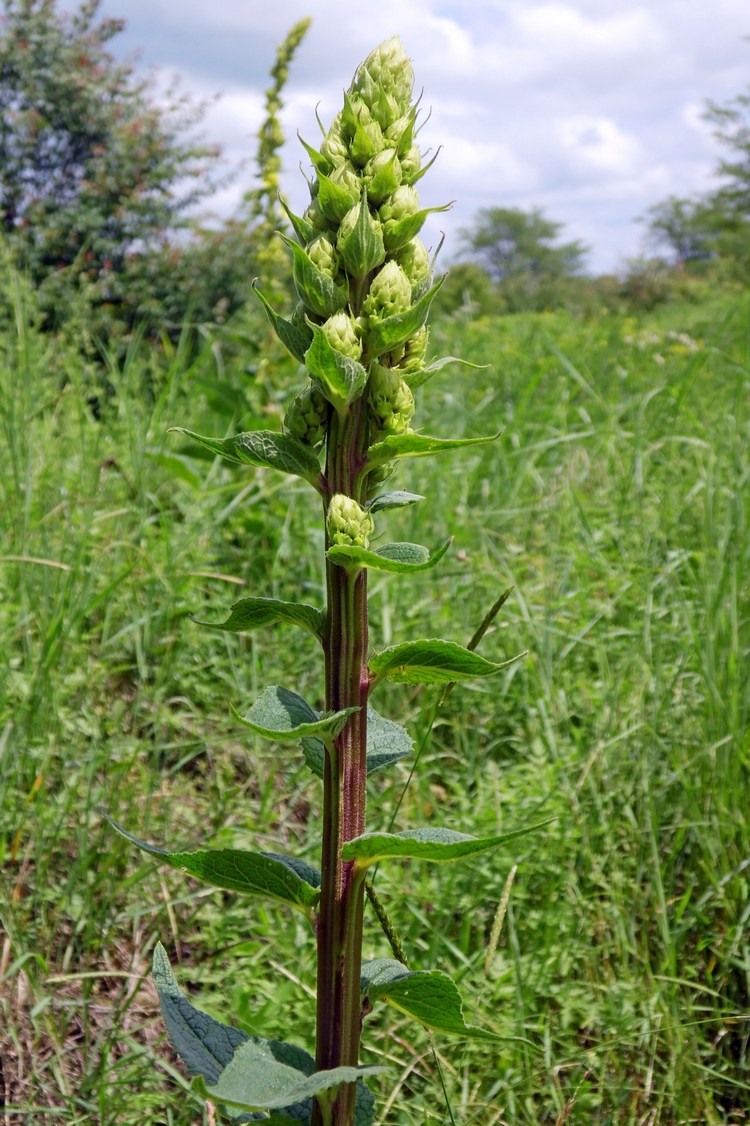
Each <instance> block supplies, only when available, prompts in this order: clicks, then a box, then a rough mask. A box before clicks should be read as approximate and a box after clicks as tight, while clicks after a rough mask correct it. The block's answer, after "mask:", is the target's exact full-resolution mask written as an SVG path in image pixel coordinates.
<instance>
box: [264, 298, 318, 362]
mask: <svg viewBox="0 0 750 1126" xmlns="http://www.w3.org/2000/svg"><path fill="white" fill-rule="evenodd" d="M251 288H252V290H253V293H254V294H255V296H256V297H257V298H258V300H259V301H260V302H261V303H262V305H263V308H264V309H265V312H266V316H267V317H268V320H269V322H270V324H271V328H272V329H273V331H274V332H275V333H276V335H277V336H278V338H279V340H280V341H281V343H282V344H283V345H284V347H285V348H286V350H287V352H290V353H291V355H292V356H294V358H295V360H299V362H300V363H301V364H304V362H305V352H306V351H307V349H308V348H309V347H310V341H311V340H312V333H311V332H310V330H309V329H308V328H307V326H306V325H305V327H304V328H298V327H297V325H294V324H292V322H291V321H287V320H285V319H284V317H280V316H279V314H278V313H277V312H276V310H275V309H274V307H273V306H272V305H271V304H270V303H269V302H268V301H267V299H266V298H265V297H264V296H263V294H262V293H261V291H260V290H259V289H258V283H257V280H256V281H254V282H253V283H252V286H251Z"/></svg>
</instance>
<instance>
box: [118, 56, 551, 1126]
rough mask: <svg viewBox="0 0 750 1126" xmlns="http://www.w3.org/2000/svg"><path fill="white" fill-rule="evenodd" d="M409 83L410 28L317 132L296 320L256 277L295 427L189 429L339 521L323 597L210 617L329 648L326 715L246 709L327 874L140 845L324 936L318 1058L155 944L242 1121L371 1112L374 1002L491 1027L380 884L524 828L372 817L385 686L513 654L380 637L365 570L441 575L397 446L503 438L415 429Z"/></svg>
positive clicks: (423, 343) (415, 203) (219, 1086)
mask: <svg viewBox="0 0 750 1126" xmlns="http://www.w3.org/2000/svg"><path fill="white" fill-rule="evenodd" d="M412 87H413V75H412V68H411V65H410V62H409V59H408V58H407V56H406V54H405V52H404V49H403V46H402V44H401V42H400V40H399V39H390V40H388V41H387V42H385V43H383V44H381V46H379V47H378V48H376V50H374V51H373V52H372V54H371V55H369V56H368V58H367V59H366V60H365V62H364V63H363V64H362V66H361V67H360V68H359V70H358V71H357V73H356V75H355V78H354V81H353V83H352V85H351V86H350V88H349V90H348V91H347V92H346V93H345V95H344V105H343V108H342V109H341V111H340V112H339V113H338V114H337V116H336V118H335V119H334V121H333V123H332V124H331V126H330V128H329V129H328V131H327V132H325V133H324V136H323V139H322V142H321V143H320V148H318V149H315V148H313V147H311V146H310V145H307V144H306V145H305V148H306V149H307V152H308V154H309V156H310V159H311V161H312V164H313V168H314V177H313V179H312V181H311V183H310V193H311V201H310V204H309V206H308V207H307V209H306V211H305V213H304V214H303V215H301V216H298V215H295V214H293V213H292V212H291V211H289V209H287V214H288V216H289V219H290V222H291V224H292V227H293V230H294V236H295V237H294V238H287V237H285V236H282V238H284V242H285V243H286V244H287V246H288V249H289V252H290V256H291V265H292V272H293V278H294V286H295V289H296V292H297V296H298V298H299V302H298V304H297V306H296V307H295V309H294V310H293V311H292V313H291V315H290V316H289V317H288V318H285V317H282V316H280V315H279V314H278V313H277V312H276V311H275V309H274V308H273V307H272V305H271V304H270V303H269V302H268V301H267V300H266V299H265V298H264V296H263V294H262V292H261V291H258V296H259V298H260V300H261V301H262V302H263V303H264V306H265V308H266V312H267V314H268V317H269V320H270V322H271V324H272V326H273V328H274V330H275V332H276V334H277V335H278V337H279V339H280V340H281V341H282V343H283V344H284V345H285V346H286V348H287V349H288V350H289V351H290V353H291V354H292V355H293V356H294V357H295V358H296V359H297V360H298V361H299V362H300V364H302V365H304V368H305V372H306V374H305V377H304V385H303V386H302V387H301V388H300V390H299V391H298V392H297V394H296V395H295V396H294V398H293V399H292V401H291V403H290V404H289V407H288V409H287V412H286V415H285V417H284V425H283V430H282V431H281V432H280V433H279V432H273V431H258V432H253V433H244V434H238V435H236V436H234V437H232V438H225V439H221V438H209V437H204V436H202V435H198V434H194V433H192V432H190V431H182V433H185V434H187V435H189V437H190V438H192V439H194V440H195V441H196V442H198V443H199V444H200V445H201V446H203V447H205V448H206V449H208V450H209V451H211V452H213V453H215V454H217V455H220V456H221V457H224V458H227V459H228V460H229V461H232V462H237V463H242V464H245V465H251V466H255V467H260V468H264V469H274V470H280V471H283V472H285V473H289V474H293V475H295V476H298V477H301V478H302V479H303V480H305V481H307V482H308V483H309V485H310V486H311V488H312V489H313V490H314V491H315V492H316V493H317V494H318V496H319V498H320V501H321V503H322V509H323V519H324V521H325V533H326V535H325V553H326V604H325V606H324V607H322V608H321V607H316V606H311V605H307V604H304V603H292V602H285V601H282V600H279V599H274V598H262V597H252V598H243V599H241V600H240V601H239V602H237V603H235V604H234V606H232V608H231V612H230V614H229V616H228V617H227V619H226V620H225V621H224V622H222V623H220V624H219V625H218V626H215V627H214V628H219V629H224V630H237V631H240V630H253V629H256V628H260V627H262V626H264V625H267V624H269V623H286V624H288V625H292V626H295V627H297V628H298V629H301V630H304V631H307V632H308V633H309V634H312V636H313V637H314V638H315V639H316V641H317V642H318V643H319V645H320V646H321V648H322V653H323V662H324V676H325V706H324V709H323V710H322V711H318V710H317V709H316V708H315V707H313V706H312V705H311V704H310V703H309V702H308V701H307V700H305V699H304V698H303V697H302V696H301V695H299V694H298V693H297V692H295V691H294V690H292V689H289V688H286V687H280V686H274V687H271V688H267V689H266V690H265V691H264V692H263V693H262V695H261V696H260V698H259V699H258V700H257V701H256V702H255V703H254V704H253V705H252V706H251V707H250V708H249V710H247V711H246V712H245V713H244V714H242V715H240V714H239V713H237V718H238V720H239V722H241V723H242V724H244V725H245V726H246V727H248V728H250V729H251V730H252V731H254V732H256V733H257V734H260V735H262V736H265V737H267V738H269V739H271V740H273V741H274V742H276V743H287V744H293V745H297V746H299V747H300V748H301V751H302V754H303V755H304V758H305V761H306V763H307V765H308V766H309V768H310V770H311V772H312V774H313V775H315V776H317V778H318V779H319V780H320V782H322V787H323V814H322V832H321V836H322V843H321V852H320V867H319V869H316V868H313V867H311V866H310V865H309V864H307V863H306V862H304V861H302V860H300V859H298V858H296V857H293V856H284V855H279V854H276V853H267V852H246V851H242V850H238V849H198V850H194V851H190V852H179V851H172V850H169V849H158V848H156V847H155V846H152V845H148V844H145V843H144V842H142V841H136V842H135V843H137V844H138V845H139V846H140V847H142V848H145V849H146V850H147V851H150V852H152V853H154V854H156V855H157V856H159V857H160V859H161V860H162V861H163V862H165V863H167V864H170V865H172V866H173V867H176V868H179V869H181V870H182V871H185V872H188V873H189V874H190V875H192V876H197V877H199V878H201V879H204V880H206V881H207V882H209V883H211V884H213V885H214V886H216V887H220V888H225V889H229V890H231V891H235V892H238V893H240V894H244V895H263V896H270V897H272V898H275V899H277V900H281V901H282V902H284V903H286V904H288V905H289V906H290V907H291V908H294V909H296V910H298V911H300V912H302V913H303V914H304V915H305V916H306V917H307V918H308V919H309V921H310V923H311V926H312V931H313V934H314V936H315V939H316V941H317V1018H316V1044H315V1055H314V1057H313V1056H312V1055H311V1054H308V1052H307V1051H304V1050H303V1049H301V1048H299V1047H296V1046H293V1045H291V1044H287V1043H281V1042H278V1041H273V1040H265V1039H262V1038H260V1037H257V1036H248V1035H247V1034H246V1033H244V1032H242V1031H241V1030H239V1029H236V1028H231V1027H228V1026H225V1025H223V1024H220V1023H219V1022H217V1021H216V1020H214V1019H212V1018H211V1017H209V1016H208V1015H206V1014H205V1013H203V1012H201V1011H200V1010H198V1009H196V1008H194V1007H193V1005H192V1004H191V1003H190V1002H189V1001H188V1000H187V998H186V997H185V996H184V995H183V994H182V993H181V992H180V990H179V988H178V986H177V983H176V981H175V978H174V976H173V973H172V970H171V968H170V966H169V962H168V961H167V956H166V953H165V951H164V949H163V947H161V946H158V947H157V949H156V953H155V956H154V978H155V981H156V985H157V988H158V991H159V995H160V998H161V1005H162V1010H163V1014H164V1019H165V1022H166V1025H167V1028H168V1031H169V1034H170V1037H171V1039H172V1041H173V1043H174V1046H175V1048H176V1050H177V1052H178V1053H179V1055H180V1056H181V1057H182V1059H183V1060H184V1062H185V1064H186V1066H187V1068H188V1070H189V1071H190V1073H191V1074H192V1075H193V1076H194V1084H195V1086H196V1087H197V1088H198V1089H199V1091H200V1092H201V1093H202V1094H203V1095H205V1097H207V1098H210V1099H211V1101H212V1102H213V1103H214V1104H215V1105H217V1106H219V1107H220V1108H222V1109H223V1110H224V1111H225V1112H226V1114H227V1115H228V1116H229V1117H230V1118H233V1119H234V1120H235V1121H244V1122H249V1121H262V1122H266V1123H271V1124H272V1126H288V1124H291V1123H300V1122H302V1123H309V1124H310V1126H367V1124H368V1123H370V1122H372V1121H373V1116H374V1111H373V1097H372V1095H371V1092H370V1091H369V1089H368V1087H367V1086H366V1084H365V1080H366V1078H367V1076H368V1075H369V1074H371V1073H373V1072H376V1071H378V1070H380V1069H378V1068H377V1067H370V1066H363V1065H362V1064H361V1063H360V1037H361V1030H362V1026H363V1022H364V1020H365V1018H366V1017H367V1016H368V1015H369V1013H371V1012H372V1010H373V1009H374V1008H375V1006H376V1005H378V1004H380V1003H381V1002H385V1003H391V1004H393V1005H395V1006H396V1007H397V1008H398V1009H400V1010H401V1012H405V1013H407V1014H410V1015H411V1016H412V1017H414V1019H415V1020H417V1021H418V1022H420V1023H421V1024H423V1025H425V1026H426V1027H428V1028H433V1029H437V1030H442V1031H443V1032H445V1033H449V1034H453V1035H459V1036H463V1037H472V1038H478V1039H490V1040H491V1039H493V1038H494V1034H493V1033H492V1032H490V1031H488V1030H486V1029H484V1028H481V1027H478V1026H477V1025H473V1024H467V1023H466V1021H465V1019H464V1016H463V1011H462V1003H461V999H460V996H459V993H458V990H457V988H456V986H455V985H454V984H453V982H452V981H451V979H450V978H449V977H448V976H447V975H446V974H444V973H443V972H442V971H440V970H424V969H417V970H414V969H410V968H409V967H408V966H407V965H406V959H405V956H404V954H403V951H402V950H401V947H400V945H399V944H398V942H397V941H396V940H395V938H394V936H393V931H392V928H391V926H390V923H389V920H388V916H387V914H386V912H385V910H384V908H383V906H382V904H380V902H379V901H378V900H377V898H376V897H375V896H374V892H373V889H372V888H371V887H370V886H369V885H368V882H367V872H368V869H369V868H370V867H371V865H373V864H376V863H380V862H389V861H397V860H399V859H401V858H412V859H417V860H420V859H421V860H425V861H433V862H439V861H454V860H460V859H462V858H466V857H470V856H474V855H476V854H478V853H481V852H485V851H487V850H489V849H494V848H496V847H498V846H499V845H501V844H502V843H503V842H504V841H506V840H508V839H509V837H514V836H517V835H519V833H520V832H527V831H529V830H528V829H523V830H520V831H519V832H517V833H511V834H504V835H500V836H493V837H489V838H484V839H477V838H476V837H472V836H469V835H467V834H464V833H459V832H454V831H452V830H449V829H441V828H428V829H406V830H402V831H399V832H368V831H367V827H366V819H365V814H366V792H367V777H368V775H369V774H371V773H373V772H374V771H377V770H382V769H385V768H387V767H389V766H391V765H392V764H393V763H395V762H397V761H399V760H400V759H402V758H404V757H405V756H407V755H408V754H409V753H410V752H411V750H412V741H411V739H410V738H409V735H408V734H407V732H406V731H405V730H404V728H402V727H400V726H399V725H398V724H395V723H393V722H392V721H390V720H387V719H385V718H384V717H383V716H381V715H380V714H379V713H378V712H377V711H376V710H375V709H374V708H373V707H372V706H371V703H370V698H371V696H372V695H373V693H374V692H376V690H378V689H379V688H381V687H382V686H383V685H384V684H385V682H387V681H397V682H400V683H405V684H433V685H445V686H448V685H450V684H453V683H454V682H456V681H460V680H464V679H468V678H472V677H486V676H493V675H494V674H496V673H497V672H499V670H500V669H501V668H503V667H504V664H495V663H493V662H491V661H488V660H485V659H484V658H483V657H481V656H479V655H478V654H477V653H476V652H475V651H474V648H473V646H469V647H468V648H464V647H462V646H461V645H458V644H456V643H455V642H452V641H444V640H439V639H433V638H428V639H421V640H412V641H404V642H401V643H400V644H397V645H393V646H390V647H388V648H386V649H383V650H381V651H380V652H377V653H373V652H371V649H370V645H369V639H368V613H367V576H368V572H369V571H370V570H375V571H384V572H388V573H392V574H399V575H403V576H408V575H410V574H416V573H419V572H422V571H427V570H429V569H430V568H432V567H434V566H435V565H436V564H437V563H438V562H439V561H440V559H441V558H442V556H443V555H444V554H445V552H446V550H447V548H448V544H447V543H445V544H443V545H442V546H440V547H438V548H437V550H434V551H429V550H428V549H426V548H424V547H422V546H420V545H418V544H413V543H385V544H382V545H381V546H377V547H376V546H375V542H376V541H375V535H376V522H377V524H378V525H380V522H381V521H384V519H385V514H386V513H387V512H388V510H389V509H392V508H397V507H401V506H404V505H411V504H416V503H418V502H420V501H422V500H423V499H424V498H423V497H421V496H418V495H415V494H412V493H408V492H404V491H403V490H397V489H392V488H390V487H389V486H387V485H386V483H387V482H388V481H389V480H390V478H391V477H392V475H393V473H394V470H395V468H396V465H397V463H398V461H399V459H401V458H406V457H425V456H428V455H432V454H438V453H442V452H445V451H449V450H454V449H456V448H458V447H460V446H468V445H472V444H478V443H482V442H489V441H492V440H493V438H492V437H488V438H474V439H467V438H462V439H444V438H434V437H430V436H428V435H425V434H422V433H421V432H418V431H415V430H414V429H413V428H412V422H413V418H414V390H415V388H417V387H419V386H421V385H423V384H425V383H426V382H427V381H428V380H429V379H430V377H431V376H432V375H433V374H434V373H435V372H436V371H438V370H439V369H440V368H441V367H442V365H443V363H444V362H446V361H437V362H434V363H431V364H428V363H427V361H426V358H425V357H426V349H427V334H428V330H427V327H426V321H427V315H428V312H429V308H430V303H431V302H432V299H433V297H434V296H435V293H436V291H437V290H438V288H439V286H440V284H441V280H442V279H440V280H438V281H434V280H433V276H432V264H431V261H430V257H429V255H428V252H427V250H426V248H425V246H424V244H423V242H422V241H421V240H420V238H419V231H420V229H421V227H422V225H423V223H424V221H425V218H426V217H427V215H428V213H429V212H430V210H442V209H441V208H432V209H431V208H423V207H421V206H420V201H419V196H418V194H417V188H416V184H417V182H418V181H419V180H420V178H421V177H422V175H423V174H424V172H426V171H427V167H428V166H424V165H423V163H422V155H421V153H420V150H419V148H418V146H417V144H416V141H415V135H416V121H417V107H416V106H415V105H414V103H413V101H412ZM303 144H304V142H303ZM499 605H500V602H498V604H497V605H496V607H494V608H493V611H491V613H495V612H496V611H497V609H498V608H499ZM203 624H208V623H203ZM480 635H481V634H480V632H478V635H477V637H478V636H480ZM131 839H132V838H131ZM366 892H367V894H368V895H369V896H370V900H371V902H372V904H373V906H374V912H373V918H372V919H368V925H369V926H372V925H378V924H379V925H382V926H383V928H384V930H385V932H386V934H387V935H388V937H389V939H390V940H391V946H392V949H393V953H394V957H393V958H378V959H375V960H374V961H366V962H364V963H363V961H362V943H363V928H364V925H365V907H366Z"/></svg>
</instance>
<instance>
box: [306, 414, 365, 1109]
mask: <svg viewBox="0 0 750 1126" xmlns="http://www.w3.org/2000/svg"><path fill="white" fill-rule="evenodd" d="M365 443H366V432H365V425H364V403H363V402H362V400H359V401H358V402H356V403H354V404H353V405H352V407H351V408H350V409H349V411H348V412H347V413H346V415H344V416H337V415H334V416H333V418H332V421H331V427H330V431H329V438H328V455H327V461H326V482H327V490H326V492H327V497H326V503H327V502H328V501H329V500H330V498H331V497H332V496H334V495H335V494H337V493H342V494H344V495H346V496H350V497H353V498H354V499H355V500H357V501H361V497H360V479H361V471H362V468H363V465H364V450H365ZM326 579H327V588H328V616H327V627H326V633H325V639H324V652H325V679H326V710H330V711H338V710H340V709H341V708H349V707H358V708H359V709H360V710H359V711H358V712H355V713H354V714H353V715H352V716H351V717H350V718H349V720H348V722H347V724H346V726H345V727H344V728H343V730H342V731H341V733H340V734H339V735H338V736H337V738H336V739H335V740H334V743H333V746H332V747H331V748H329V749H327V750H326V758H325V774H324V779H323V847H322V863H321V897H320V909H319V914H318V927H317V939H318V991H317V1034H316V1065H317V1068H318V1070H320V1071H323V1070H329V1069H331V1068H334V1067H343V1066H350V1067H356V1066H357V1064H358V1062H359V1041H360V1032H361V1021H362V1014H361V1008H360V984H359V983H360V973H361V965H362V915H363V910H364V876H363V874H358V873H357V872H356V870H355V867H354V864H353V862H351V861H349V862H344V861H343V860H342V859H341V849H342V846H343V845H344V844H345V843H346V841H348V840H351V839H352V838H353V837H357V836H359V835H360V834H361V833H363V832H364V830H365V802H366V780H367V698H368V693H369V687H370V678H369V670H368V667H367V647H368V625H367V571H366V570H365V569H362V570H358V569H352V570H349V569H347V568H345V567H339V566H337V565H335V564H333V563H330V562H327V563H326ZM355 1101H356V1084H354V1083H347V1084H343V1085H342V1086H341V1087H340V1088H339V1091H338V1094H337V1096H336V1099H335V1101H334V1103H333V1105H332V1106H330V1107H329V1106H328V1105H326V1104H325V1103H319V1102H318V1101H317V1100H316V1102H315V1103H314V1105H313V1114H312V1120H311V1126H352V1124H353V1122H354V1110H355Z"/></svg>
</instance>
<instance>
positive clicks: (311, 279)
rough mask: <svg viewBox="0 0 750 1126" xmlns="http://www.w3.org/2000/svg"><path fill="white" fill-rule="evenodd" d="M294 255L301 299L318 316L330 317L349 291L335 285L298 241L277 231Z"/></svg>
mask: <svg viewBox="0 0 750 1126" xmlns="http://www.w3.org/2000/svg"><path fill="white" fill-rule="evenodd" d="M279 238H281V239H283V241H284V242H285V243H286V245H287V246H288V247H289V249H290V250H291V252H292V254H293V255H294V265H293V275H294V282H295V285H296V286H297V289H298V290H299V293H300V296H301V297H302V300H303V301H304V302H305V304H306V305H307V307H308V308H309V309H312V311H313V313H315V314H316V316H318V317H332V316H333V314H334V313H338V311H339V309H343V308H344V306H345V305H346V303H347V301H348V300H349V291H348V290H347V289H346V288H345V287H344V286H340V285H336V283H335V281H334V280H333V278H332V277H331V276H330V274H324V273H323V271H322V270H319V269H318V267H317V266H316V265H315V263H314V262H313V261H312V259H311V258H310V256H309V255H308V254H307V252H306V251H305V250H303V249H302V247H301V246H300V245H299V243H296V242H293V241H292V239H290V238H288V237H287V236H286V235H284V234H281V233H279Z"/></svg>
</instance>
